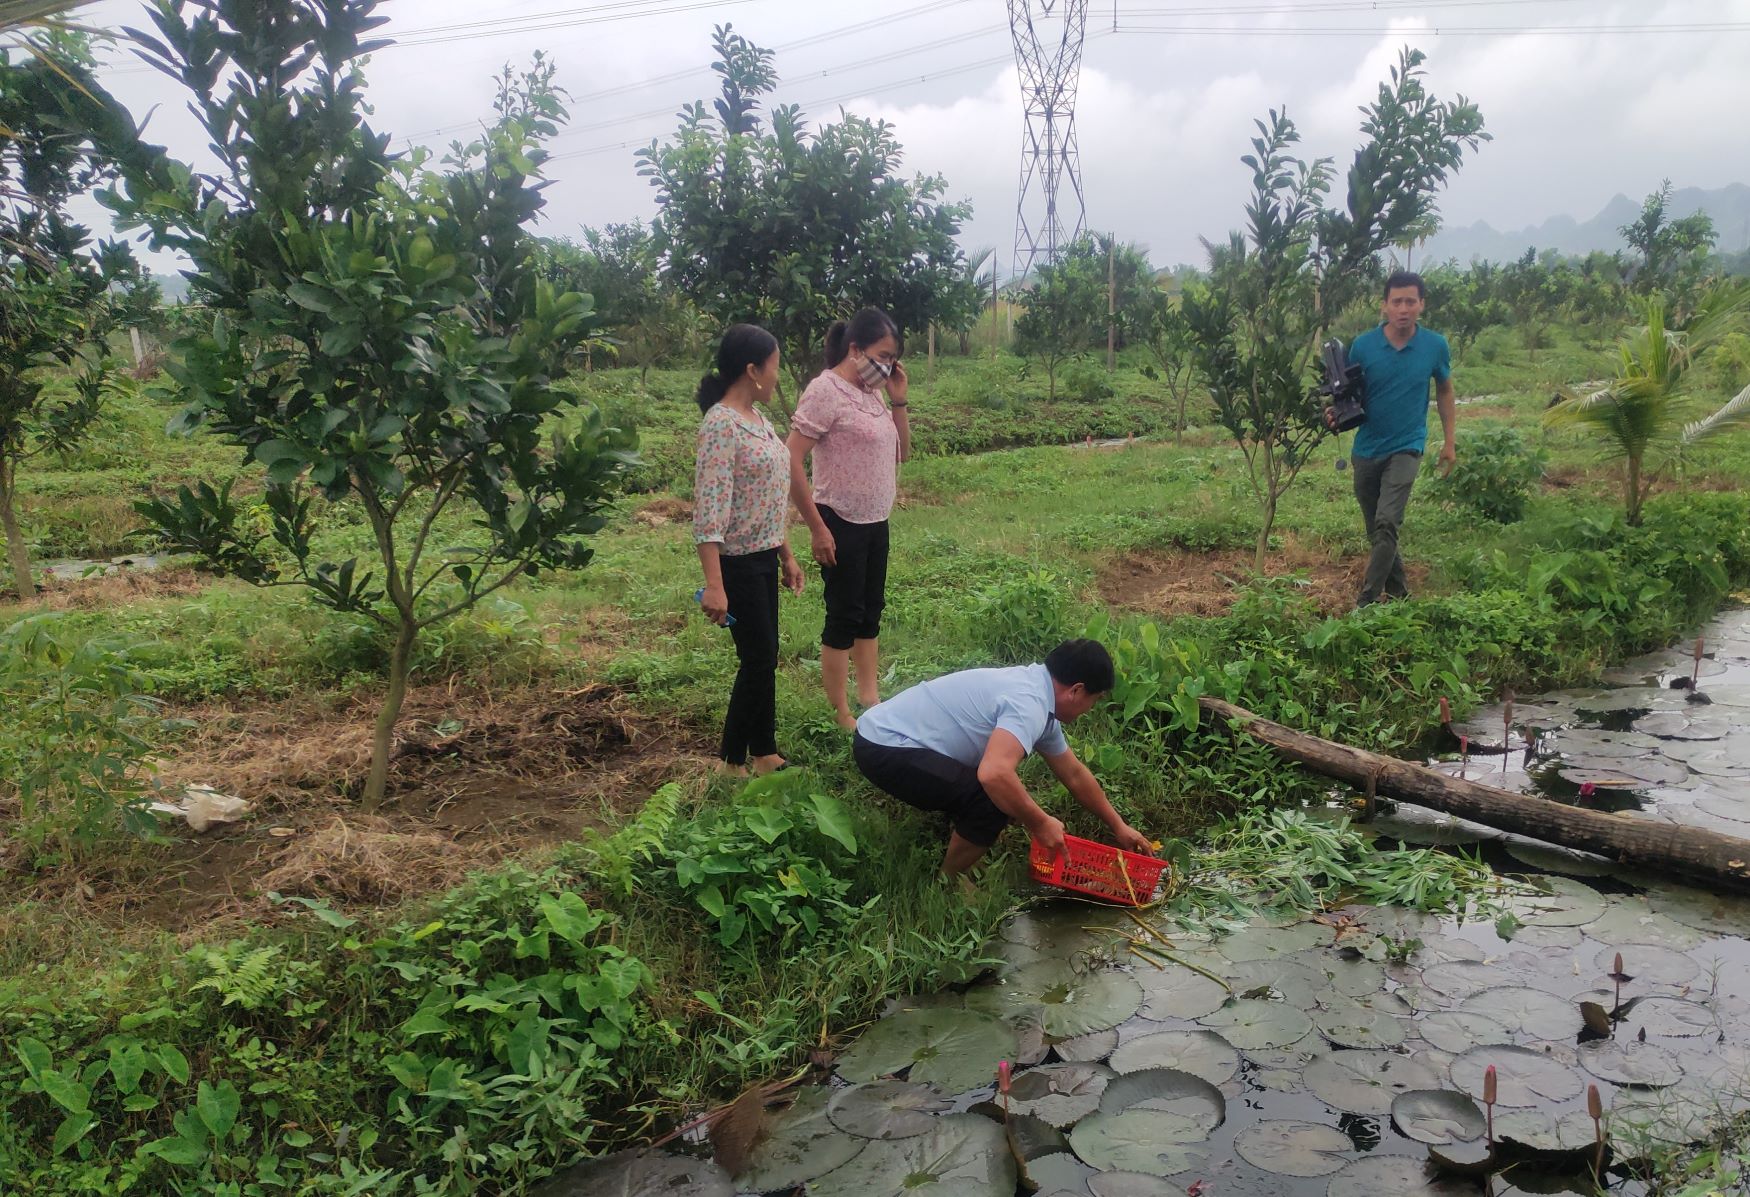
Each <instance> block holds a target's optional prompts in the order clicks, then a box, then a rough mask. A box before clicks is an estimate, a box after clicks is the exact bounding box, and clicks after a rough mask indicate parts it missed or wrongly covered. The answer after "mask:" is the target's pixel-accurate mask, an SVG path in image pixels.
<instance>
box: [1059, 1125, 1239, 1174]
mask: <svg viewBox="0 0 1750 1197" xmlns="http://www.w3.org/2000/svg"><path fill="white" fill-rule="evenodd" d="M1207 1138H1208V1131H1206V1130H1205V1129H1204V1128H1203V1127H1202V1126H1200V1125H1199V1124H1198V1123H1197V1122H1196V1121H1195V1120H1193V1119H1190V1118H1186V1117H1185V1116H1184V1115H1182V1114H1175V1113H1172V1112H1171V1111H1169V1110H1148V1109H1135V1110H1125V1111H1124V1112H1123V1113H1121V1114H1107V1113H1104V1112H1099V1113H1094V1114H1089V1115H1088V1116H1087V1117H1086V1118H1084V1119H1082V1120H1081V1121H1080V1122H1079V1123H1077V1124H1076V1128H1075V1129H1074V1130H1072V1131H1071V1132H1070V1133H1069V1141H1070V1146H1072V1147H1074V1148H1075V1152H1076V1154H1077V1155H1079V1156H1081V1157H1082V1159H1083V1160H1085V1161H1087V1162H1088V1163H1089V1164H1092V1165H1093V1166H1094V1167H1096V1168H1098V1169H1100V1170H1101V1171H1102V1172H1146V1173H1148V1174H1149V1175H1150V1176H1171V1175H1173V1174H1174V1173H1175V1172H1184V1171H1186V1170H1188V1169H1191V1168H1195V1167H1197V1166H1198V1165H1199V1164H1201V1163H1202V1162H1203V1160H1204V1159H1205V1158H1206V1153H1205V1151H1204V1150H1203V1149H1201V1148H1200V1147H1198V1146H1196V1145H1197V1144H1201V1143H1202V1142H1203V1141H1204V1140H1205V1139H1207Z"/></svg>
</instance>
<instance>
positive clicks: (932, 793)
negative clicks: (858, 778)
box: [851, 732, 1009, 848]
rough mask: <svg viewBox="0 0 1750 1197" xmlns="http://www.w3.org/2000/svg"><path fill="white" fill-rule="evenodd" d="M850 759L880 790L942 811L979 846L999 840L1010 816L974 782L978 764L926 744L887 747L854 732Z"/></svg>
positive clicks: (961, 834) (909, 803)
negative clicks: (920, 746) (923, 746)
mask: <svg viewBox="0 0 1750 1197" xmlns="http://www.w3.org/2000/svg"><path fill="white" fill-rule="evenodd" d="M851 759H852V760H854V761H856V762H857V768H858V769H859V770H860V771H861V772H862V774H863V776H864V777H867V778H868V779H869V780H870V781H871V782H873V783H874V784H875V785H876V786H877V787H878V788H879V789H881V790H884V791H886V792H887V793H889V794H891V795H893V797H895V798H897V799H899V800H900V801H901V802H903V803H905V804H906V805H907V806H915V807H917V808H918V809H919V810H930V811H941V812H942V813H943V814H945V815H947V816H948V822H949V823H950V824H951V825H952V826H953V828H954V830H955V831H957V832H959V833H960V838H961V839H963V840H968V841H970V842H972V843H974V844H977V845H979V846H980V847H982V848H988V847H990V846H991V845H992V844H994V843H996V842H997V836H999V835H1001V834H1002V832H1003V828H1005V827H1007V826H1008V825H1009V816H1007V815H1005V814H1004V813H1003V812H1002V811H1001V810H999V809H998V808H997V804H996V803H994V802H992V801H991V800H990V795H989V794H986V793H985V792H984V787H983V786H982V785H980V784H979V781H978V766H976V765H962V764H961V763H960V762H959V761H957V760H955V759H954V758H953V757H948V756H943V755H942V754H941V753H939V752H935V751H933V750H931V749H928V748H890V747H888V746H887V745H885V744H877V743H875V742H874V741H873V740H866V739H864V738H863V734H862V733H861V732H858V733H857V735H856V737H855V738H854V739H853V740H852V741H851Z"/></svg>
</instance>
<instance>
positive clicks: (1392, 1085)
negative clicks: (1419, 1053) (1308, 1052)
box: [1305, 1051, 1440, 1116]
mask: <svg viewBox="0 0 1750 1197" xmlns="http://www.w3.org/2000/svg"><path fill="white" fill-rule="evenodd" d="M1305 1076H1306V1087H1307V1088H1308V1089H1311V1090H1312V1091H1313V1093H1314V1095H1315V1096H1317V1097H1318V1099H1319V1100H1320V1101H1322V1102H1324V1103H1325V1104H1326V1105H1328V1106H1330V1107H1331V1108H1332V1109H1333V1110H1340V1111H1342V1112H1343V1113H1346V1114H1374V1115H1381V1116H1383V1115H1384V1114H1386V1113H1388V1112H1389V1111H1390V1110H1391V1103H1392V1100H1393V1099H1394V1098H1396V1097H1397V1095H1398V1094H1400V1093H1407V1092H1409V1091H1410V1090H1411V1089H1437V1088H1439V1087H1440V1074H1439V1073H1437V1072H1435V1071H1434V1070H1433V1069H1432V1068H1429V1067H1428V1066H1427V1065H1426V1064H1423V1063H1420V1062H1419V1061H1416V1060H1412V1059H1410V1057H1408V1056H1400V1055H1398V1054H1397V1053H1395V1052H1383V1051H1339V1052H1332V1053H1331V1054H1330V1055H1327V1056H1320V1057H1319V1058H1318V1059H1316V1060H1314V1061H1313V1062H1312V1063H1311V1064H1308V1065H1307V1066H1306V1073H1305Z"/></svg>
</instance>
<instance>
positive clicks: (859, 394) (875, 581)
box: [789, 308, 911, 729]
mask: <svg viewBox="0 0 1750 1197" xmlns="http://www.w3.org/2000/svg"><path fill="white" fill-rule="evenodd" d="M899 352H900V344H899V328H898V327H897V326H896V325H895V324H894V323H893V320H892V318H891V317H889V316H888V315H887V313H886V312H883V311H882V310H881V309H879V308H864V309H863V310H862V311H860V312H858V313H857V314H856V315H855V316H854V317H852V318H851V320H850V322H849V323H848V324H847V323H846V322H845V321H843V320H840V321H838V322H837V323H835V324H834V325H833V326H832V327H831V328H830V329H828V330H827V334H826V364H827V369H826V370H824V371H822V372H821V374H820V376H819V377H818V378H816V379H815V380H814V381H813V382H811V383H809V384H808V389H807V390H805V391H803V392H802V399H801V401H800V402H799V403H798V404H797V405H796V415H795V416H794V417H792V418H791V420H790V442H789V444H790V497H791V499H792V500H794V502H795V504H796V510H798V511H800V512H801V513H802V518H803V519H804V520H806V521H807V522H808V529H809V532H810V534H811V536H812V539H813V542H814V559H815V560H816V561H818V562H819V563H820V576H821V578H822V580H823V581H824V582H825V584H826V627H825V628H824V629H823V630H822V631H821V634H820V678H821V682H822V683H823V685H824V686H825V688H826V697H827V701H829V702H831V703H832V705H833V710H834V711H835V712H837V715H838V721H839V726H840V727H843V728H846V729H851V728H855V727H856V726H857V720H856V717H855V716H853V715H852V714H851V704H850V702H849V701H848V699H847V696H846V690H847V687H848V684H849V681H850V672H851V665H852V664H853V663H855V665H856V667H857V701H858V702H859V703H861V704H862V705H864V706H866V707H869V706H874V705H875V704H876V703H878V702H880V701H881V691H880V689H879V684H878V672H877V671H878V665H879V662H878V658H879V656H880V650H879V640H878V637H879V636H880V632H881V612H882V610H883V609H884V608H885V607H886V605H887V546H888V532H887V517H888V515H889V514H890V513H891V512H892V511H893V499H894V495H895V494H896V493H897V491H898V489H899V463H900V462H902V461H904V460H905V458H906V456H907V455H908V454H909V453H910V452H911V424H910V423H909V422H908V420H907V419H906V403H907V402H908V400H907V399H906V392H907V380H906V376H905V367H904V366H902V365H900V364H899ZM883 392H885V394H886V400H885V401H883V399H882V394H883ZM810 453H813V455H814V484H813V486H812V487H810V485H809V480H808V471H807V469H806V468H805V465H804V463H805V460H806V459H807V457H808V455H809V454H810Z"/></svg>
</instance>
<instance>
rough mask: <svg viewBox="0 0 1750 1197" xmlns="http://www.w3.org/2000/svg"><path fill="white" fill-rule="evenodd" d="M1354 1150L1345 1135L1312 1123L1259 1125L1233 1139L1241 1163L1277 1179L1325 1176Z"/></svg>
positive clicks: (1341, 1164)
mask: <svg viewBox="0 0 1750 1197" xmlns="http://www.w3.org/2000/svg"><path fill="white" fill-rule="evenodd" d="M1354 1148H1355V1144H1353V1143H1351V1142H1350V1141H1349V1136H1348V1135H1345V1134H1344V1133H1343V1132H1342V1131H1340V1130H1338V1129H1337V1128H1336V1127H1334V1126H1321V1125H1320V1124H1318V1123H1316V1122H1279V1121H1272V1122H1260V1123H1257V1124H1255V1125H1253V1126H1248V1127H1247V1128H1246V1129H1245V1130H1243V1131H1241V1132H1240V1133H1239V1134H1238V1135H1236V1136H1234V1150H1235V1151H1237V1152H1238V1153H1239V1156H1240V1158H1241V1159H1242V1160H1244V1161H1246V1163H1248V1164H1250V1165H1252V1167H1254V1168H1262V1169H1264V1170H1265V1171H1266V1172H1274V1173H1276V1174H1277V1175H1279V1176H1328V1175H1330V1174H1331V1173H1332V1172H1335V1171H1337V1169H1339V1168H1341V1167H1342V1166H1343V1165H1344V1164H1345V1163H1347V1162H1348V1161H1347V1160H1346V1159H1344V1155H1345V1154H1346V1153H1348V1152H1350V1151H1353V1150H1354Z"/></svg>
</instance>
